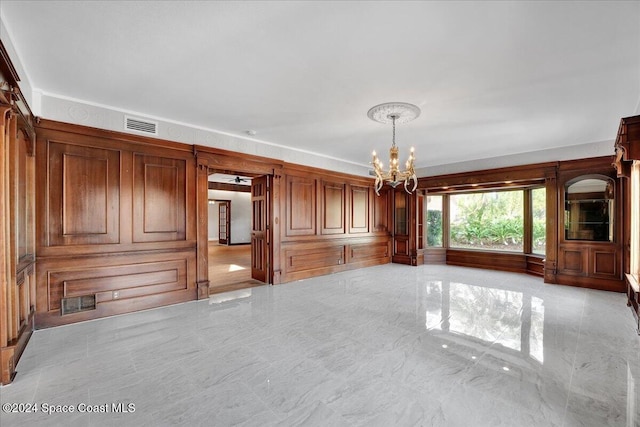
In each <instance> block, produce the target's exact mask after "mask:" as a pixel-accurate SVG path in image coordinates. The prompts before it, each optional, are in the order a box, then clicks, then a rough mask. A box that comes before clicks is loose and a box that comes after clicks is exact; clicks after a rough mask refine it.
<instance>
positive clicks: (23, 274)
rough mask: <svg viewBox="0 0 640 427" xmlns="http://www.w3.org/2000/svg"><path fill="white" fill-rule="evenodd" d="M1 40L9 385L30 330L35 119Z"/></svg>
mask: <svg viewBox="0 0 640 427" xmlns="http://www.w3.org/2000/svg"><path fill="white" fill-rule="evenodd" d="M7 61H8V57H7V56H6V52H5V51H4V47H3V46H2V44H1V42H0V383H1V384H8V383H10V382H11V381H12V380H13V378H14V376H15V373H16V370H15V368H16V364H17V363H18V360H19V359H20V356H21V355H22V352H23V351H24V348H25V347H26V345H27V342H28V340H29V338H30V337H31V334H32V332H33V328H34V312H35V305H36V297H35V280H34V276H35V244H34V198H35V180H34V176H35V165H34V157H33V156H34V143H35V132H34V130H33V117H32V115H31V111H30V110H29V108H28V106H27V105H26V103H25V101H24V99H23V98H22V95H21V93H20V91H19V89H18V87H17V82H18V80H19V79H18V78H17V76H16V75H15V74H14V70H13V67H10V66H7V64H8V63H7Z"/></svg>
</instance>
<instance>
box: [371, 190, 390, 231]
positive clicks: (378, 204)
mask: <svg viewBox="0 0 640 427" xmlns="http://www.w3.org/2000/svg"><path fill="white" fill-rule="evenodd" d="M388 197H389V192H388V191H382V192H381V193H380V195H379V196H373V202H374V203H373V231H389V198H388Z"/></svg>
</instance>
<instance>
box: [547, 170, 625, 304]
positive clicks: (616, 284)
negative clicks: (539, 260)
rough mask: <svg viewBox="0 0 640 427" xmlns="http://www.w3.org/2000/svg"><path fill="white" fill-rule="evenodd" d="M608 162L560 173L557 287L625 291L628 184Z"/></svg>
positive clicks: (555, 275) (553, 280)
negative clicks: (625, 194)
mask: <svg viewBox="0 0 640 427" xmlns="http://www.w3.org/2000/svg"><path fill="white" fill-rule="evenodd" d="M607 160H608V159H606V158H595V159H590V160H581V161H573V162H564V163H563V164H561V166H560V168H559V171H558V180H557V191H558V199H559V206H558V207H559V209H558V212H557V239H558V240H557V259H556V269H555V274H554V275H553V278H552V282H553V283H560V284H565V285H572V286H581V287H588V288H595V289H604V290H610V291H617V292H622V291H624V288H625V287H624V280H623V230H624V218H623V215H622V207H623V198H622V197H621V195H622V191H623V189H624V183H623V182H622V181H621V180H620V179H619V178H617V177H616V173H615V170H614V169H613V168H612V167H611V164H610V163H609V162H608V161H607Z"/></svg>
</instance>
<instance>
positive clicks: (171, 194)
mask: <svg viewBox="0 0 640 427" xmlns="http://www.w3.org/2000/svg"><path fill="white" fill-rule="evenodd" d="M37 135H38V138H37V153H38V154H37V156H36V157H37V166H38V177H37V188H38V195H39V197H38V200H37V205H36V206H37V209H36V216H37V221H36V223H37V236H38V238H37V254H38V256H37V262H38V272H37V305H36V312H37V313H36V323H37V326H38V327H46V326H52V325H59V324H65V323H72V322H77V321H81V320H87V319H93V318H97V317H102V316H108V315H112V314H118V313H124V312H130V311H135V310H140V309H145V308H151V307H157V306H160V305H166V304H171V303H176V302H181V301H188V300H192V299H195V298H197V287H196V211H195V209H196V191H195V188H196V187H195V184H196V164H195V158H194V156H193V152H192V150H191V147H190V146H187V145H183V144H173V143H167V142H162V141H155V140H149V139H147V138H143V137H136V136H133V135H131V136H129V135H124V134H116V133H113V132H107V131H101V130H97V129H90V128H86V127H82V126H75V125H67V124H62V123H57V122H51V121H41V122H40V123H39V125H38V127H37ZM83 297H88V298H89V299H92V298H95V306H91V305H90V306H89V307H85V306H82V307H80V310H79V311H77V312H74V311H75V310H70V313H69V314H61V308H62V306H63V304H64V303H65V300H67V299H68V300H70V301H74V298H83ZM65 311H66V310H65Z"/></svg>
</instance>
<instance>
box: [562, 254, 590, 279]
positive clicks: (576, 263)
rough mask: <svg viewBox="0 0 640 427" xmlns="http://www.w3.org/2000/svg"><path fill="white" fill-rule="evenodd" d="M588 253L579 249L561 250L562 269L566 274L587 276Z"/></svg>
mask: <svg viewBox="0 0 640 427" xmlns="http://www.w3.org/2000/svg"><path fill="white" fill-rule="evenodd" d="M586 256H587V253H586V252H584V251H582V250H579V249H573V250H572V249H566V248H560V268H561V269H562V271H563V272H565V273H570V274H585V273H586V271H585V268H584V267H585V263H586Z"/></svg>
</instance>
